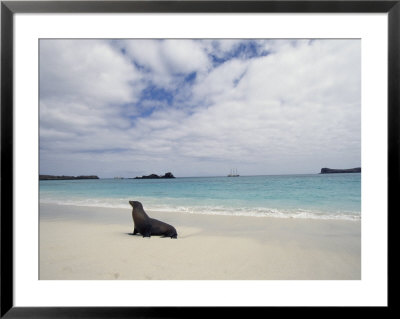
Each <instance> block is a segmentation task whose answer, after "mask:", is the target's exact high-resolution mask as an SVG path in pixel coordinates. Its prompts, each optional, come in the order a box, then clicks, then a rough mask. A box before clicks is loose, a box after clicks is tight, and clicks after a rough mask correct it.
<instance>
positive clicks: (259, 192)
mask: <svg viewBox="0 0 400 319" xmlns="http://www.w3.org/2000/svg"><path fill="white" fill-rule="evenodd" d="M129 200H137V201H140V202H142V204H143V206H144V208H145V210H147V211H164V212H169V211H175V212H181V213H185V214H211V215H243V216H256V217H264V216H269V217H279V218H317V219H347V220H359V219H360V218H361V174H357V173H353V174H327V175H320V174H310V175H279V176H278V175H271V176H240V177H192V178H191V177H184V178H175V179H145V180H140V179H99V180H69V181H40V203H52V204H59V205H77V206H94V207H110V208H126V209H130V205H129V203H128V201H129Z"/></svg>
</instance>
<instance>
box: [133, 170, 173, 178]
mask: <svg viewBox="0 0 400 319" xmlns="http://www.w3.org/2000/svg"><path fill="white" fill-rule="evenodd" d="M156 178H175V176H174V175H172V173H171V172H168V173H165V174H164V175H163V176H158V175H156V174H150V175H143V176H137V177H135V179H156Z"/></svg>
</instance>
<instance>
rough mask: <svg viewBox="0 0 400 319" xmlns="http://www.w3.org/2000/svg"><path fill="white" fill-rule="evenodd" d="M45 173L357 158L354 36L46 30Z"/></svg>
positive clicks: (205, 169)
mask: <svg viewBox="0 0 400 319" xmlns="http://www.w3.org/2000/svg"><path fill="white" fill-rule="evenodd" d="M39 45H40V51H39V52H40V65H39V69H40V70H39V71H40V72H39V74H40V82H39V91H40V98H39V99H40V101H39V115H40V123H39V124H40V140H39V147H40V150H39V156H40V174H52V175H98V176H99V177H100V178H108V177H114V176H122V177H136V176H142V175H149V174H152V173H155V174H158V175H162V174H164V173H166V172H172V173H173V174H174V175H175V176H177V177H184V176H225V175H227V174H229V173H230V170H231V169H233V168H234V169H237V171H238V173H239V174H240V175H270V174H308V173H319V172H320V169H321V168H322V167H330V168H352V167H359V166H361V41H360V40H356V39H354V40H353V39H351V40H348V39H346V40H345V39H343V40H334V39H301V40H296V39H292V40H291V39H284V40H283V39H282V40H280V39H265V40H261V39H254V40H253V39H132V40H126V39H114V40H101V39H93V40H91V39H82V40H79V39H77V40H67V39H41V40H40V44H39Z"/></svg>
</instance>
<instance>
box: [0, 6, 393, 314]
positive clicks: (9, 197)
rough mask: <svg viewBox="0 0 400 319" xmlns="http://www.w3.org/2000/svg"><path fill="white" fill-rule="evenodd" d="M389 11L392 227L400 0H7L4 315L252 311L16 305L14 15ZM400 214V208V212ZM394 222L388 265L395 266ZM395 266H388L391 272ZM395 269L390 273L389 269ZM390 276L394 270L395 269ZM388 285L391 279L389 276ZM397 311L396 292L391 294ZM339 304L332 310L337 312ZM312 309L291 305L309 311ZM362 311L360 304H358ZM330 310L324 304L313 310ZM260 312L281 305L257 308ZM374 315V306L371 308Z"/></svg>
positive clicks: (4, 15) (3, 83)
mask: <svg viewBox="0 0 400 319" xmlns="http://www.w3.org/2000/svg"><path fill="white" fill-rule="evenodd" d="M120 12H139V13H146V12H151V13H154V12H160V13H192V12H196V13H200V12H204V13H211V12H217V13H224V12H246V13H256V12H269V13H290V12H295V13H387V14H388V37H389V38H388V172H383V173H386V174H388V175H387V176H388V212H387V213H388V218H389V223H388V225H393V222H391V221H392V220H393V215H394V214H395V213H396V211H395V209H396V207H397V206H398V205H397V204H398V197H399V196H398V191H397V190H398V189H399V186H400V185H399V184H400V183H399V161H400V159H399V144H400V134H399V133H400V129H399V125H398V123H399V120H400V117H399V105H400V103H399V102H400V81H399V78H400V32H399V31H400V0H396V1H368V0H367V1H366V0H359V1H278V0H275V1H1V282H0V283H1V300H0V301H1V313H0V316H1V317H6V318H70V317H74V318H106V317H107V318H111V317H112V318H135V317H137V318H144V317H146V318H147V317H151V318H178V317H192V315H196V316H199V315H200V316H201V315H212V316H222V315H223V316H230V315H232V314H234V315H245V316H246V317H247V316H248V315H249V309H245V308H224V307H220V308H212V309H211V308H207V307H204V308H197V309H196V310H194V309H193V308H191V307H155V308H146V307H135V308H133V307H31V308H29V307H15V306H14V303H13V293H14V291H13V267H14V265H13V16H14V14H15V13H120ZM397 213H398V212H397ZM392 233H393V232H390V229H389V226H388V235H389V236H388V247H389V251H388V265H389V264H390V258H389V252H390V248H391V246H390V235H391V234H392ZM389 270H390V269H388V271H389ZM388 273H389V272H388ZM389 275H390V273H389ZM387 284H388V287H389V284H390V281H389V280H388V283H387ZM388 296H389V298H388V307H379V310H383V311H388V310H390V309H391V305H392V304H393V303H392V302H391V299H392V298H391V295H390V294H388ZM338 308H339V307H336V308H332V309H330V310H329V311H330V312H332V314H333V315H335V313H336V312H337V310H338ZM309 309H310V308H308V307H300V308H298V307H296V308H295V309H294V307H290V310H292V311H293V310H295V311H296V312H297V314H296V316H298V315H300V316H301V315H302V314H304V313H305V312H306V311H308V310H309ZM358 309H359V308H358ZM315 310H317V311H318V310H319V311H321V312H322V311H326V309H324V307H319V308H314V309H313V311H315ZM251 311H252V312H260V314H258V313H257V316H259V315H265V314H267V313H268V314H271V313H276V314H277V313H278V312H279V313H280V314H281V309H278V308H277V307H261V308H258V307H253V308H252V309H251ZM366 311H369V313H371V309H366Z"/></svg>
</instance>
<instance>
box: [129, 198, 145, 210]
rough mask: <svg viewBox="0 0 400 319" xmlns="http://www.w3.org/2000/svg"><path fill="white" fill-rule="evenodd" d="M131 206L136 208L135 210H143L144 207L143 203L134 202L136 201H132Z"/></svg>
mask: <svg viewBox="0 0 400 319" xmlns="http://www.w3.org/2000/svg"><path fill="white" fill-rule="evenodd" d="M129 204H131V206H132V207H133V208H134V209H138V208H139V209H143V205H142V203H141V202H138V201H134V200H130V201H129Z"/></svg>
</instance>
